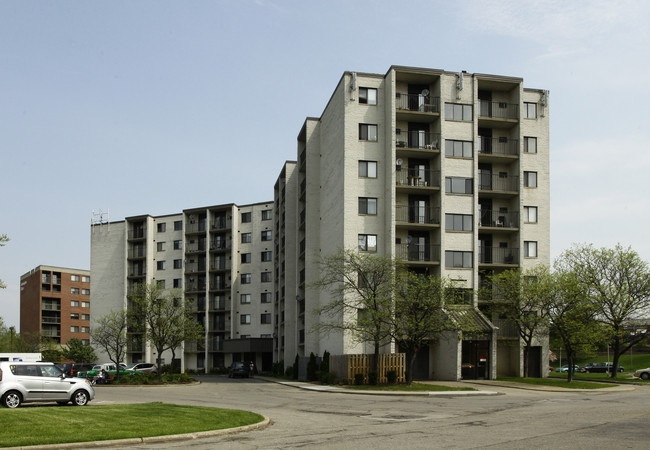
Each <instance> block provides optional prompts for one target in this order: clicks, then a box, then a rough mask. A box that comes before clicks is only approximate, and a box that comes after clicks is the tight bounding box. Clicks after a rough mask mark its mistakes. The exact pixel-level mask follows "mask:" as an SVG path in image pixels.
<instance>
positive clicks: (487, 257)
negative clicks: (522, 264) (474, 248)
mask: <svg viewBox="0 0 650 450" xmlns="http://www.w3.org/2000/svg"><path fill="white" fill-rule="evenodd" d="M478 259H479V260H478V262H479V263H480V264H519V249H518V248H502V247H480V249H479V257H478Z"/></svg>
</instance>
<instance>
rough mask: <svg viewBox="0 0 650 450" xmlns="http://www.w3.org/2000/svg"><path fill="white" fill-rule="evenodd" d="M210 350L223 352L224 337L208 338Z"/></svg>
mask: <svg viewBox="0 0 650 450" xmlns="http://www.w3.org/2000/svg"><path fill="white" fill-rule="evenodd" d="M208 351H210V352H222V351H223V338H221V337H219V336H216V337H213V338H212V339H210V340H208Z"/></svg>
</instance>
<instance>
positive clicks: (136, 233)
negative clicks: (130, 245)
mask: <svg viewBox="0 0 650 450" xmlns="http://www.w3.org/2000/svg"><path fill="white" fill-rule="evenodd" d="M146 234H147V233H146V230H145V229H144V228H136V229H135V230H129V237H128V238H129V239H144V238H145V237H146Z"/></svg>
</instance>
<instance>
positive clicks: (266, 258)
mask: <svg viewBox="0 0 650 450" xmlns="http://www.w3.org/2000/svg"><path fill="white" fill-rule="evenodd" d="M272 259H273V253H272V252H270V251H265V252H262V262H269V261H271V260H272Z"/></svg>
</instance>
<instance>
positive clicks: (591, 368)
mask: <svg viewBox="0 0 650 450" xmlns="http://www.w3.org/2000/svg"><path fill="white" fill-rule="evenodd" d="M612 370H613V364H612V363H611V362H600V363H587V364H585V365H584V366H582V367H581V368H580V372H584V373H605V372H612ZM624 370H625V368H624V367H623V366H620V365H619V366H618V368H617V369H616V371H617V372H623V371H624Z"/></svg>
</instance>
